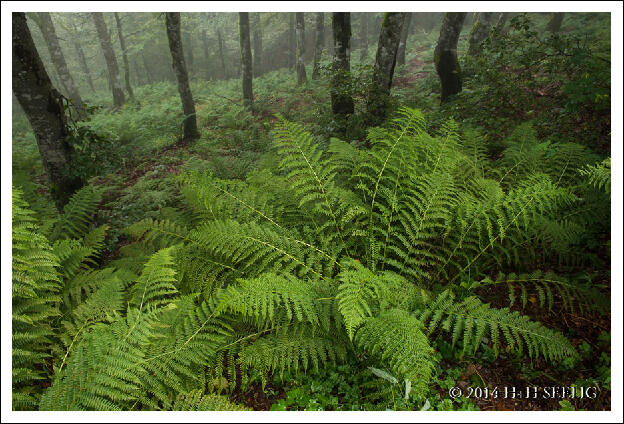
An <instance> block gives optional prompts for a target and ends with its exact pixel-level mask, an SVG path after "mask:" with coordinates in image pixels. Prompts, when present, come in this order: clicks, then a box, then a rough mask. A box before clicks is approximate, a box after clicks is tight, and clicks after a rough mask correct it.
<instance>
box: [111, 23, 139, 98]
mask: <svg viewBox="0 0 624 424" xmlns="http://www.w3.org/2000/svg"><path fill="white" fill-rule="evenodd" d="M114 15H115V22H116V23H117V35H118V37H119V45H120V46H121V57H122V59H123V64H124V81H125V83H126V91H127V92H128V96H130V98H131V99H133V98H134V92H133V91H132V86H131V85H130V64H129V63H128V53H127V52H126V42H125V40H124V38H123V32H122V30H121V19H119V13H117V12H115V13H114Z"/></svg>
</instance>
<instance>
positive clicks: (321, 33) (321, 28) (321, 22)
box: [312, 12, 325, 79]
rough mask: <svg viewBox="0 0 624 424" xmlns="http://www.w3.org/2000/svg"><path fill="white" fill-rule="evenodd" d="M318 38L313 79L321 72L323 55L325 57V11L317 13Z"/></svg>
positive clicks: (315, 43) (315, 45)
mask: <svg viewBox="0 0 624 424" xmlns="http://www.w3.org/2000/svg"><path fill="white" fill-rule="evenodd" d="M315 23H316V40H315V42H314V68H313V70H312V79H318V78H319V77H320V74H321V57H323V46H324V45H325V13H323V12H317V13H316V21H315Z"/></svg>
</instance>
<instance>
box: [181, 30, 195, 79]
mask: <svg viewBox="0 0 624 424" xmlns="http://www.w3.org/2000/svg"><path fill="white" fill-rule="evenodd" d="M182 44H184V46H185V47H184V60H185V61H186V63H187V64H188V73H189V75H194V74H195V72H194V70H195V57H194V56H193V37H192V34H191V32H190V31H184V41H183V42H182Z"/></svg>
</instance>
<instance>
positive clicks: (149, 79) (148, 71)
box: [141, 48, 155, 85]
mask: <svg viewBox="0 0 624 424" xmlns="http://www.w3.org/2000/svg"><path fill="white" fill-rule="evenodd" d="M141 58H142V59H143V67H144V68H145V77H146V78H147V83H148V84H150V85H151V84H153V83H154V81H155V80H154V76H153V75H152V71H151V68H150V66H149V64H148V63H147V58H146V57H145V48H143V49H142V50H141Z"/></svg>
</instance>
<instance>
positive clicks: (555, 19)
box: [548, 12, 563, 32]
mask: <svg viewBox="0 0 624 424" xmlns="http://www.w3.org/2000/svg"><path fill="white" fill-rule="evenodd" d="M562 23H563V12H557V13H553V14H552V16H551V18H550V21H548V31H550V32H559V30H561V24H562Z"/></svg>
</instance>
